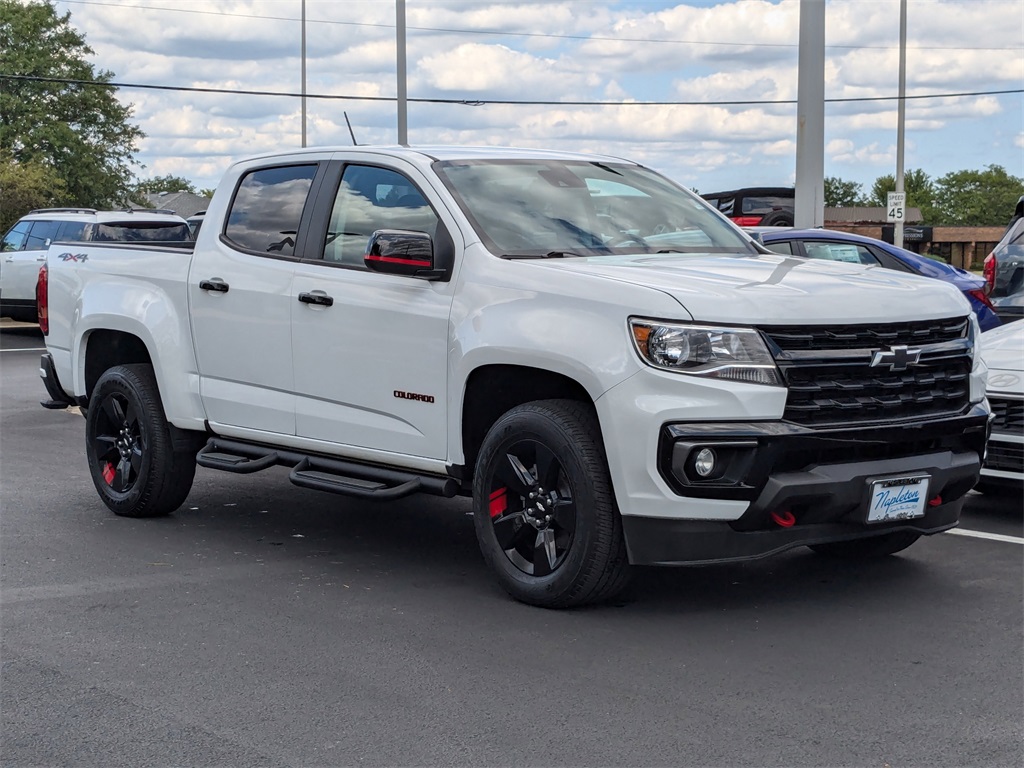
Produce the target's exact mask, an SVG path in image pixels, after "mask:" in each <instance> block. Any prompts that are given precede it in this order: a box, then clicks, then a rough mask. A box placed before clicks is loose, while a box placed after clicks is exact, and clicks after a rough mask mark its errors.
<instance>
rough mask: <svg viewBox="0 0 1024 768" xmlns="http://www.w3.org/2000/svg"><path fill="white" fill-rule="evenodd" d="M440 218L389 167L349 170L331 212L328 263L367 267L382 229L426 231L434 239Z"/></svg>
mask: <svg viewBox="0 0 1024 768" xmlns="http://www.w3.org/2000/svg"><path fill="white" fill-rule="evenodd" d="M437 221H438V219H437V215H436V214H435V213H434V210H433V209H432V208H431V207H430V204H429V203H427V201H426V200H425V199H424V198H423V195H421V194H420V192H419V190H418V189H416V187H415V186H414V185H413V183H412V182H411V181H409V180H408V179H407V178H405V176H402V175H401V174H400V173H396V172H395V171H389V170H387V169H385V168H373V167H371V166H366V165H350V166H348V167H346V168H345V172H344V173H343V174H342V177H341V184H340V185H339V188H338V195H337V197H335V199H334V207H333V208H332V210H331V221H330V224H329V225H328V230H327V240H326V243H325V245H324V260H325V261H328V262H333V263H336V264H347V265H349V266H359V267H361V266H363V256H364V255H365V254H366V244H367V241H368V240H369V239H370V235H372V234H373V233H374V232H375V231H377V230H378V229H405V230H410V231H412V232H426V233H427V234H428V235H430V236H431V237H434V236H435V234H436V229H437Z"/></svg>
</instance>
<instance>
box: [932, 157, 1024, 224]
mask: <svg viewBox="0 0 1024 768" xmlns="http://www.w3.org/2000/svg"><path fill="white" fill-rule="evenodd" d="M1022 194H1024V179H1021V178H1019V177H1017V176H1011V175H1010V174H1008V173H1007V172H1006V169H1005V168H1003V167H1002V166H1001V165H989V166H986V167H985V170H983V171H954V172H953V173H947V174H946V175H945V176H943V177H941V178H940V179H938V180H937V181H936V182H935V204H936V209H937V211H938V214H939V215H938V221H937V223H940V224H953V225H961V226H969V227H970V226H973V227H984V226H1000V227H1001V226H1003V225H1005V224H1006V222H1007V221H1008V220H1009V218H1010V214H1012V213H1013V209H1014V206H1016V205H1017V200H1019V199H1020V196H1021V195H1022Z"/></svg>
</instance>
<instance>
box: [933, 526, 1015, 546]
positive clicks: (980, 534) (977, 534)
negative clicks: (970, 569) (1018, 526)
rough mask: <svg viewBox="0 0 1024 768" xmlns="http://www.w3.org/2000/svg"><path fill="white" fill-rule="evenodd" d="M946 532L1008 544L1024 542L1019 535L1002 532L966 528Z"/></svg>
mask: <svg viewBox="0 0 1024 768" xmlns="http://www.w3.org/2000/svg"><path fill="white" fill-rule="evenodd" d="M946 533H952V534H955V535H956V536H968V537H970V538H972V539H988V540H989V541H1005V542H1007V543H1009V544H1024V538H1021V537H1020V536H1006V535H1005V534H1002V533H985V531H972V530H969V529H967V528H954V529H953V530H951V531H946Z"/></svg>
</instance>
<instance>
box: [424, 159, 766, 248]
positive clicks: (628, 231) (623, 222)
mask: <svg viewBox="0 0 1024 768" xmlns="http://www.w3.org/2000/svg"><path fill="white" fill-rule="evenodd" d="M434 170H435V171H436V172H437V174H438V175H439V176H440V177H441V179H442V181H444V183H445V185H446V186H447V187H448V189H449V190H450V191H451V192H452V194H453V195H455V198H456V200H457V201H458V203H459V206H460V207H461V208H462V211H463V212H464V213H465V214H466V216H467V217H468V218H469V220H470V222H471V223H472V225H473V227H474V228H475V229H476V231H477V233H478V234H479V235H480V237H481V239H482V240H483V242H484V245H486V246H487V248H488V250H490V251H491V252H493V253H495V254H497V255H499V256H505V257H520V258H522V257H527V258H528V257H531V256H534V257H541V256H599V255H608V254H621V253H754V252H756V249H755V248H754V247H753V246H752V245H751V244H750V243H749V242H748V241H747V239H745V238H744V237H743V235H742V234H741V233H740V232H739V231H738V230H737V229H736V228H735V227H733V226H732V225H731V224H729V223H728V222H726V221H723V220H722V219H721V217H719V216H718V215H717V214H715V213H713V212H712V210H711V208H709V207H708V206H707V205H706V204H705V203H704V202H703V201H702V200H700V199H699V198H698V197H696V196H695V195H692V194H690V193H689V192H686V191H685V190H683V189H682V188H681V187H679V186H677V185H675V184H673V183H672V182H670V181H669V180H668V179H666V178H664V177H662V176H659V175H658V174H656V173H654V172H653V171H649V170H647V169H646V168H640V167H637V166H635V165H629V164H619V163H614V164H613V163H599V162H585V161H565V160H526V161H523V160H451V161H443V162H442V161H439V162H437V163H435V164H434Z"/></svg>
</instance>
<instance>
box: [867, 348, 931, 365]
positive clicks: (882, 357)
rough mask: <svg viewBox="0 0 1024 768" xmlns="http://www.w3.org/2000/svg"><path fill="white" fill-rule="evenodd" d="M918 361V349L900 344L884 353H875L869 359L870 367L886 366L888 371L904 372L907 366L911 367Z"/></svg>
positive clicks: (919, 355)
mask: <svg viewBox="0 0 1024 768" xmlns="http://www.w3.org/2000/svg"><path fill="white" fill-rule="evenodd" d="M920 359H921V350H920V349H910V348H909V347H907V345H906V344H900V345H898V346H895V347H890V348H889V349H886V350H884V351H883V350H880V351H878V352H875V354H874V356H873V357H872V358H871V367H872V368H878V367H880V366H888V367H889V370H890V371H905V370H907V366H909V365H913V364H914V363H916V362H918V361H919V360H920Z"/></svg>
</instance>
